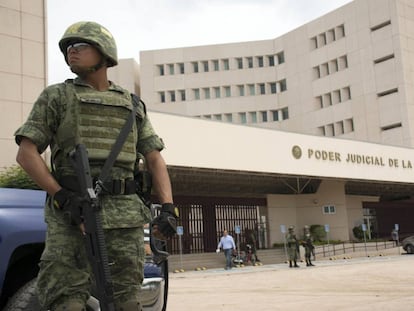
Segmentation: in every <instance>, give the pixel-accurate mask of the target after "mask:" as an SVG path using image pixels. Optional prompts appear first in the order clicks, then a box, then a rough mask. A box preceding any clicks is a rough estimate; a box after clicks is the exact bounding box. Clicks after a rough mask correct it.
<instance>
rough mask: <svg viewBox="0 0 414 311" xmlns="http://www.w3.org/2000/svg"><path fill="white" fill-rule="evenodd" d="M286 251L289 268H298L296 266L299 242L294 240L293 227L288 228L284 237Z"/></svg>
mask: <svg viewBox="0 0 414 311" xmlns="http://www.w3.org/2000/svg"><path fill="white" fill-rule="evenodd" d="M286 243H287V250H288V255H289V268H292V267H294V268H299V266H298V264H297V260H298V253H299V241H298V240H297V238H296V234H295V231H294V227H293V226H290V227H289V230H288V233H287V235H286Z"/></svg>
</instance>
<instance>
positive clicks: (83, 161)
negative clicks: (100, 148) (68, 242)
mask: <svg viewBox="0 0 414 311" xmlns="http://www.w3.org/2000/svg"><path fill="white" fill-rule="evenodd" d="M69 156H70V158H71V160H72V162H73V166H74V168H75V171H76V175H77V177H78V182H79V185H80V189H81V194H82V196H83V197H84V198H85V200H84V202H85V203H84V204H83V206H82V210H83V218H84V226H85V234H84V239H85V244H86V251H87V254H88V259H89V262H90V264H91V267H92V271H93V274H94V277H95V283H96V290H97V293H96V294H97V296H98V297H97V298H98V299H99V305H100V309H101V311H115V306H114V293H113V285H112V278H111V272H110V269H109V262H108V254H107V250H106V245H105V236H104V231H103V228H102V221H101V217H100V214H99V212H100V209H101V207H100V204H99V199H98V196H99V193H97V192H99V190H97V191H96V192H95V189H94V188H93V182H92V176H91V171H90V167H89V159H88V153H87V150H86V147H85V145H83V144H78V145H77V146H76V148H75V149H74V150H73V151H72V152H71V153H70V155H69Z"/></svg>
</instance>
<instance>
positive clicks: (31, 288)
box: [2, 278, 99, 311]
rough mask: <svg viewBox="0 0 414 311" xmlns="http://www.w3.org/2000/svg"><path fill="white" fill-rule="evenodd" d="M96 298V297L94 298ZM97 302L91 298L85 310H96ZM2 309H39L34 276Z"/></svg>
mask: <svg viewBox="0 0 414 311" xmlns="http://www.w3.org/2000/svg"><path fill="white" fill-rule="evenodd" d="M95 300H96V299H95ZM98 308H99V304H98V303H97V302H96V303H95V304H94V303H93V300H92V299H91V300H90V301H88V305H87V306H86V310H87V311H94V310H98ZM2 311H41V308H40V304H39V300H38V299H37V295H36V278H34V279H32V280H30V281H29V282H27V283H26V284H25V285H24V286H22V287H21V288H20V289H19V290H18V291H17V292H16V293H15V294H14V295H13V297H11V298H10V299H9V301H8V303H7V304H6V306H5V307H4V309H3V310H2Z"/></svg>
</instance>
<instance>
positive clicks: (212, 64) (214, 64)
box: [157, 51, 285, 76]
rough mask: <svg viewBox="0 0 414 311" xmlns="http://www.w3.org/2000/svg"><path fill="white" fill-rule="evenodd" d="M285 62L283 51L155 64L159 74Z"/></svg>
mask: <svg viewBox="0 0 414 311" xmlns="http://www.w3.org/2000/svg"><path fill="white" fill-rule="evenodd" d="M284 62H285V53H284V52H283V51H281V52H279V53H277V54H274V55H265V56H254V57H253V56H248V57H236V58H231V59H229V58H223V59H212V60H203V61H193V62H188V63H174V64H159V65H157V68H158V74H159V75H160V76H165V75H175V74H185V73H199V72H210V71H220V70H237V69H248V68H262V67H273V66H276V65H280V64H283V63H284Z"/></svg>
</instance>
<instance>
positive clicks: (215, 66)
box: [213, 59, 219, 71]
mask: <svg viewBox="0 0 414 311" xmlns="http://www.w3.org/2000/svg"><path fill="white" fill-rule="evenodd" d="M213 67H214V71H219V61H218V60H217V59H215V60H213Z"/></svg>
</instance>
